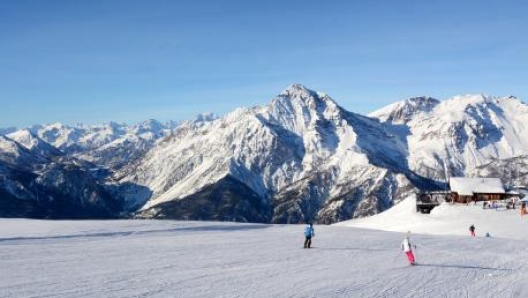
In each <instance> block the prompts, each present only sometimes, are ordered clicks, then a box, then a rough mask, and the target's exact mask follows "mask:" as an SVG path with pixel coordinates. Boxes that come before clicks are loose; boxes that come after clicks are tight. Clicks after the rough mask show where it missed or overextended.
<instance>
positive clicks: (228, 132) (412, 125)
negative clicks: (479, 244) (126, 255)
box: [0, 84, 528, 223]
mask: <svg viewBox="0 0 528 298" xmlns="http://www.w3.org/2000/svg"><path fill="white" fill-rule="evenodd" d="M527 130H528V106H527V105H526V104H524V103H523V102H521V101H520V100H518V99H516V98H514V97H503V98H498V97H489V96H484V95H467V96H457V97H454V98H451V99H449V100H446V101H442V102H441V101H439V100H436V99H434V98H430V97H416V98H410V99H408V100H405V101H402V102H398V103H395V104H392V105H389V106H387V107H385V108H383V109H380V110H378V111H376V112H373V113H371V114H369V115H368V116H363V115H359V114H356V113H352V112H349V111H346V110H345V109H343V108H342V107H340V106H339V105H338V104H337V103H336V102H334V101H333V100H332V99H331V98H330V97H329V96H327V95H326V94H323V93H320V92H315V91H311V90H309V89H307V88H305V87H304V86H302V85H298V84H296V85H292V86H290V87H288V88H287V89H286V90H284V91H283V92H281V93H280V94H279V95H278V96H276V97H275V98H273V99H272V100H271V103H270V104H269V105H267V106H263V107H254V108H241V109H237V110H235V111H233V112H231V113H229V114H227V115H225V116H223V117H220V118H218V117H214V116H212V115H205V116H200V117H199V118H197V119H196V120H194V121H187V122H179V123H176V122H169V123H160V122H157V121H155V120H149V121H146V122H143V123H141V124H138V125H134V126H127V125H124V124H118V123H110V124H107V125H101V126H74V127H71V126H66V125H62V124H52V125H42V126H34V127H30V128H27V129H21V130H17V129H14V128H9V129H4V130H0V133H3V135H1V136H0V216H4V217H11V216H16V217H20V216H22V217H37V218H118V217H119V218H129V217H140V218H170V219H188V220H191V219H192V220H229V221H244V222H273V223H299V222H306V221H313V222H318V223H334V222H338V221H343V220H347V219H350V218H356V217H363V216H368V215H372V214H376V213H378V212H380V211H383V210H386V209H388V208H390V207H391V206H393V204H395V203H397V202H399V201H400V200H401V199H403V198H405V197H406V196H408V195H409V194H411V193H413V192H415V191H416V190H417V189H422V190H423V189H442V188H445V181H446V177H450V176H464V175H467V176H483V177H487V176H493V177H500V178H502V179H503V182H504V183H505V184H507V185H514V184H517V185H519V184H521V185H526V184H527V182H528V176H527V174H528V169H527V168H526V166H525V164H526V163H528V159H527V156H528V140H527V139H526V138H524V137H523V135H527V132H528V131H527Z"/></svg>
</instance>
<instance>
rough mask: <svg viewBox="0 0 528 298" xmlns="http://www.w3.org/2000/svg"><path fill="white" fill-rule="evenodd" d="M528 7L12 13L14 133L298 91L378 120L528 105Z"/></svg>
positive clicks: (23, 4) (394, 5) (121, 7)
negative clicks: (451, 103)
mask: <svg viewBox="0 0 528 298" xmlns="http://www.w3.org/2000/svg"><path fill="white" fill-rule="evenodd" d="M527 13H528V2H527V1H516V0H513V1H484V0H480V1H473V0H469V1H458V0H457V1H453V0H444V1H434V0H431V1H420V0H416V1H404V0H402V1H397V0H379V1H331V0H329V1H310V0H304V1H286V0H283V1H276V0H269V1H243V0H240V1H234V0H225V1H213V0H211V1H204V0H193V1H188V0H179V1H168V0H166V1H161V0H150V1H133V0H129V1H119V0H113V1H98V0H91V1H54V0H49V1H29V0H17V1H15V0H12V1H11V0H3V1H2V2H1V5H0V127H9V126H17V127H26V126H29V125H33V124H45V123H54V122H61V123H64V124H76V123H84V124H101V123H107V122H110V121H117V122H125V123H129V124H134V123H137V122H140V121H143V120H147V119H157V120H160V121H167V120H188V119H193V118H195V116H196V115H197V114H200V113H208V112H212V113H216V114H218V115H222V114H224V113H226V112H229V111H232V110H234V109H235V108H238V107H252V106H255V105H266V104H268V103H269V102H270V101H271V99H272V98H273V97H274V96H275V95H277V94H279V93H280V92H281V91H282V90H284V89H285V88H287V87H288V86H289V85H290V84H293V83H300V84H303V85H305V86H306V87H307V88H309V89H312V90H316V91H321V92H325V93H327V94H328V95H329V96H331V97H332V98H333V99H334V100H335V101H336V102H337V103H338V104H339V105H341V106H342V107H344V108H345V109H347V110H349V111H352V112H356V113H360V114H367V113H369V112H372V111H374V110H377V109H379V108H381V107H383V106H385V105H388V104H390V103H394V102H396V101H399V100H403V99H406V98H409V97H413V96H421V95H428V96H433V97H435V98H438V99H447V98H450V97H452V96H455V95H459V94H475V93H484V94H488V95H495V96H509V95H514V96H517V97H519V98H520V99H521V100H523V101H525V102H527V101H528V91H527V89H526V78H527V76H526V74H527V69H528V37H527V35H526V32H527V30H528V18H527V17H526V15H527Z"/></svg>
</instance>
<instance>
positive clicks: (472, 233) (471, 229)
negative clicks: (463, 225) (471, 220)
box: [469, 225, 475, 237]
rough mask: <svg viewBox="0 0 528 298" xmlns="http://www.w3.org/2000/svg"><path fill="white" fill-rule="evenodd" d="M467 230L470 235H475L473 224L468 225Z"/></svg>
mask: <svg viewBox="0 0 528 298" xmlns="http://www.w3.org/2000/svg"><path fill="white" fill-rule="evenodd" d="M469 232H470V233H471V236H473V237H475V225H470V226H469Z"/></svg>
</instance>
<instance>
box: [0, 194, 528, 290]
mask: <svg viewBox="0 0 528 298" xmlns="http://www.w3.org/2000/svg"><path fill="white" fill-rule="evenodd" d="M414 202H415V201H414V198H413V197H409V198H407V199H406V200H404V201H403V202H401V203H400V204H398V205H396V206H395V207H393V208H392V209H390V210H388V211H386V212H384V213H381V214H379V215H376V216H373V217H370V218H365V219H360V220H353V221H347V222H342V223H340V224H336V225H332V226H319V225H316V226H315V237H314V239H313V244H312V246H313V248H311V249H304V248H302V245H303V241H304V236H303V227H304V226H302V225H263V224H241V223H229V222H192V221H154V220H126V221H40V220H27V219H1V220H0V263H1V266H0V276H1V278H0V297H17V298H22V297H391V298H396V297H494V298H498V297H528V216H525V217H521V216H520V212H519V210H506V209H503V208H499V209H498V210H493V209H486V210H483V209H482V205H480V204H479V205H472V204H470V205H467V206H466V205H449V204H444V205H441V206H439V207H437V208H435V209H434V210H433V212H432V213H431V214H429V215H426V214H418V213H416V212H415V206H414V204H415V203H414ZM471 224H474V225H475V227H476V233H477V237H470V236H469V231H468V228H469V226H470V225H471ZM407 231H411V242H412V243H414V244H415V245H417V248H416V250H415V254H416V257H417V261H418V264H419V265H418V266H415V267H411V266H409V265H408V264H407V260H406V258H405V255H404V254H403V253H402V252H401V251H400V244H401V241H402V240H403V238H404V237H405V234H406V232H407ZM486 232H487V233H489V234H490V235H491V237H485V236H484V235H485V233H486Z"/></svg>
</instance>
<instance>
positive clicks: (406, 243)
mask: <svg viewBox="0 0 528 298" xmlns="http://www.w3.org/2000/svg"><path fill="white" fill-rule="evenodd" d="M410 234H411V232H407V236H406V237H405V239H403V242H402V244H401V248H402V251H404V252H405V254H406V255H407V259H408V260H409V265H411V266H414V265H416V261H415V260H414V254H413V252H412V248H411V247H412V244H411V242H410V240H409V236H410ZM414 247H415V248H416V245H415V246H414Z"/></svg>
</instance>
